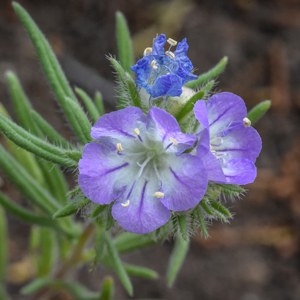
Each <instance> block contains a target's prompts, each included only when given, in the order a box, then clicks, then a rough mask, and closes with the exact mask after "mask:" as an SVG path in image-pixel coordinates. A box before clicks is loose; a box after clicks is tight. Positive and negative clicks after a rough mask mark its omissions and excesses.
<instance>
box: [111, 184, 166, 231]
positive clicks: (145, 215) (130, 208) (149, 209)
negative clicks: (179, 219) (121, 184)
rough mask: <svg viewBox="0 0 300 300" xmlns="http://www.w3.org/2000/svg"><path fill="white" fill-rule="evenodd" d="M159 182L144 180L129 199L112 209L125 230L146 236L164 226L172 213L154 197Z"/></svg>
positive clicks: (123, 199) (121, 201)
mask: <svg viewBox="0 0 300 300" xmlns="http://www.w3.org/2000/svg"><path fill="white" fill-rule="evenodd" d="M156 183H157V182H155V181H154V182H153V181H151V182H148V181H146V180H142V181H140V182H139V183H137V185H136V186H135V189H134V191H133V192H132V194H131V195H130V198H129V199H126V198H124V197H123V198H121V199H119V200H118V201H116V203H115V204H114V205H113V207H112V215H113V217H114V218H115V220H116V221H117V222H118V223H119V224H120V225H121V227H123V228H124V229H125V230H128V231H130V232H134V233H138V234H145V233H148V232H151V231H153V230H155V229H157V228H159V227H161V226H163V225H164V224H165V223H166V222H167V221H168V220H169V218H170V216H171V212H170V211H169V210H168V209H167V208H166V207H164V206H163V205H162V204H161V202H160V201H159V199H157V198H155V197H154V193H155V192H156V191H157V184H156Z"/></svg>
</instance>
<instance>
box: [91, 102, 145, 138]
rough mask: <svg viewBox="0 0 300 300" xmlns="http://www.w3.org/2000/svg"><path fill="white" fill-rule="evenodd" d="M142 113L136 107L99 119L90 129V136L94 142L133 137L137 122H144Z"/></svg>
mask: <svg viewBox="0 0 300 300" xmlns="http://www.w3.org/2000/svg"><path fill="white" fill-rule="evenodd" d="M145 118H146V117H145V116H144V114H143V112H142V111H141V110H140V109H139V108H137V107H127V108H124V109H121V110H117V111H114V112H111V113H108V114H105V115H104V116H102V117H100V118H99V120H98V121H97V122H96V124H95V125H94V126H93V127H92V130H91V136H92V138H93V139H95V140H99V139H101V138H116V139H119V138H124V137H125V138H126V137H132V138H133V137H135V136H134V134H133V130H134V129H135V128H136V127H137V123H138V122H142V123H143V122H145Z"/></svg>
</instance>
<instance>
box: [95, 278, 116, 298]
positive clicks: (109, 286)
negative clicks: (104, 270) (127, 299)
mask: <svg viewBox="0 0 300 300" xmlns="http://www.w3.org/2000/svg"><path fill="white" fill-rule="evenodd" d="M113 296H114V280H113V278H112V277H105V278H104V280H103V282H102V287H101V295H100V297H99V298H97V300H112V299H113Z"/></svg>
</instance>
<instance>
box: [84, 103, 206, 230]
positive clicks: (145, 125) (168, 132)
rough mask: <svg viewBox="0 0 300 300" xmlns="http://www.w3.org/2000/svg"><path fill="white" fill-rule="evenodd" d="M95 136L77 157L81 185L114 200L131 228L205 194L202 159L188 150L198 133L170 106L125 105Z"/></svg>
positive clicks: (98, 197)
mask: <svg viewBox="0 0 300 300" xmlns="http://www.w3.org/2000/svg"><path fill="white" fill-rule="evenodd" d="M91 136H92V138H93V139H94V140H95V142H92V143H89V144H87V145H86V146H85V148H84V151H83V155H82V159H81V160H80V162H79V178H78V181H79V186H80V188H81V189H82V191H83V193H84V194H85V196H86V197H88V198H89V199H90V200H92V201H93V202H96V203H99V204H109V203H112V202H114V203H113V206H112V215H113V217H114V218H115V220H116V221H117V222H118V223H119V224H120V226H121V227H123V228H124V229H126V230H127V231H131V232H134V233H147V232H150V231H153V230H155V229H157V228H159V227H161V226H162V225H164V224H165V223H166V222H167V221H168V220H169V218H170V216H171V211H185V210H188V209H190V208H193V207H195V206H196V205H197V204H198V203H199V202H200V200H201V199H202V197H203V195H204V193H205V191H206V188H207V182H208V180H207V174H206V171H205V169H204V166H203V163H202V159H201V157H199V156H196V155H192V154H190V153H186V150H189V149H192V148H193V147H194V145H195V143H196V141H197V137H196V136H195V135H191V134H184V133H182V132H181V130H180V127H179V125H178V123H177V122H176V120H175V118H174V117H173V116H171V115H170V114H169V113H167V112H166V111H164V110H161V109H159V108H156V107H153V108H151V110H150V111H149V114H148V115H147V116H145V115H144V113H143V112H142V111H141V110H140V109H139V108H137V107H127V108H124V109H122V110H119V111H115V112H112V113H109V114H106V115H104V116H103V117H101V118H100V119H99V120H98V121H97V123H96V124H95V126H94V127H92V130H91ZM206 142H207V141H206V140H205V139H203V141H202V140H200V141H199V142H198V144H197V147H198V148H199V149H198V152H205V150H204V149H205V146H204V143H206ZM201 147H202V148H201ZM207 147H208V146H207V145H206V148H207ZM200 148H201V149H200ZM207 149H208V148H207Z"/></svg>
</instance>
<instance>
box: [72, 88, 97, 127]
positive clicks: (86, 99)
mask: <svg viewBox="0 0 300 300" xmlns="http://www.w3.org/2000/svg"><path fill="white" fill-rule="evenodd" d="M75 92H76V94H77V95H78V96H79V97H80V99H81V100H82V102H83V104H84V106H85V108H86V110H87V112H88V114H89V116H90V118H91V121H92V122H93V123H95V122H96V121H97V120H98V119H99V117H100V112H99V111H98V108H97V106H96V105H95V103H94V101H93V100H92V99H91V97H90V96H89V95H88V93H87V92H85V91H84V90H82V89H80V88H79V87H76V88H75Z"/></svg>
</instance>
